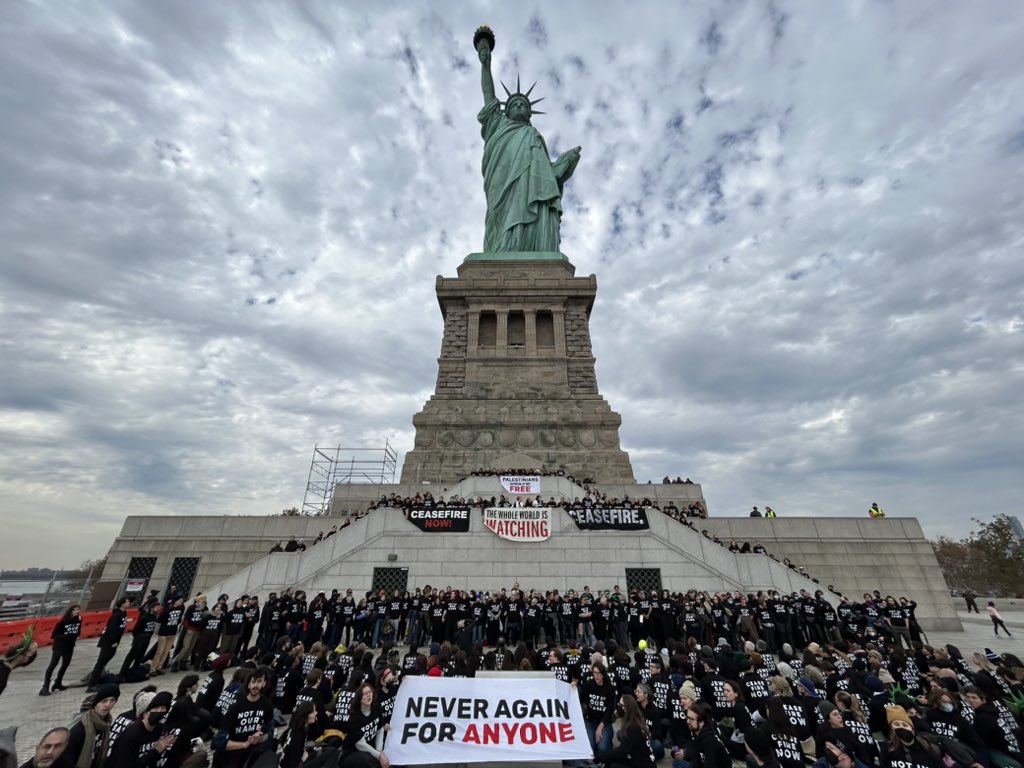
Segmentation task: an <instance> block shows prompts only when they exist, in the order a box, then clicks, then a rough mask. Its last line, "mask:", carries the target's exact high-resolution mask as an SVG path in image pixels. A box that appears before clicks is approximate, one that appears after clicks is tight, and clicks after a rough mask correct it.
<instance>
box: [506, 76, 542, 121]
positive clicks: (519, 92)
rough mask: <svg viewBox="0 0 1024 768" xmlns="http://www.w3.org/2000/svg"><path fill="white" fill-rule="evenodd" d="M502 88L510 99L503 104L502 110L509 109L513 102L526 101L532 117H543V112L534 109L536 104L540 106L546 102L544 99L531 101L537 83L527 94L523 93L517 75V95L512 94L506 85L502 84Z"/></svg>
mask: <svg viewBox="0 0 1024 768" xmlns="http://www.w3.org/2000/svg"><path fill="white" fill-rule="evenodd" d="M499 82H500V81H499ZM501 87H502V88H504V89H505V95H506V96H508V98H507V99H506V100H505V101H503V102H501V106H502V109H508V105H509V104H510V103H511V102H513V101H515V100H516V99H521V100H523V101H525V102H526V103H527V104H528V105H529V107H530V114H531V115H543V114H544V113H543V112H540V111H539V110H536V109H534V108H533V105H534V104H539V103H540V102H542V101H544V97H543V96H542V97H541V98H539V99H533V100H532V101H531V100H530V94H531V93H533V89H534V88H536V87H537V84H536V83H534V84H533V85H531V86H530V90H528V91H527V92H526V93H523V92H522V88H521V86H520V85H519V75H516V91H515V93H512V92H511V91H510V90H509V89H508V86H507V85H505V83H501Z"/></svg>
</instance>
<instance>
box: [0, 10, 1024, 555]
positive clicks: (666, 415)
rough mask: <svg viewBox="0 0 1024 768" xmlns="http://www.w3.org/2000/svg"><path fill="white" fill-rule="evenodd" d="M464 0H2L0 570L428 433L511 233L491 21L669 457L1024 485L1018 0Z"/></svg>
mask: <svg viewBox="0 0 1024 768" xmlns="http://www.w3.org/2000/svg"><path fill="white" fill-rule="evenodd" d="M447 11H448V12H447V13H446V15H445V16H443V17H442V16H439V15H437V14H435V13H433V12H431V11H430V9H428V8H424V7H422V6H420V5H417V4H396V5H393V6H389V7H387V8H383V9H382V8H378V7H376V6H375V7H374V9H373V12H372V13H371V12H369V10H368V9H367V10H364V7H363V6H361V5H358V4H352V3H346V4H338V3H319V2H305V3H299V4H294V5H289V6H280V5H275V4H270V3H246V4H235V5H231V4H227V5H225V4H214V5H207V6H195V5H189V6H185V5H180V4H141V5H140V4H132V3H127V2H112V3H107V4H106V5H104V6H103V7H102V8H97V7H95V6H93V5H87V4H82V3H79V4H70V5H66V6H63V7H62V10H61V13H59V14H53V13H45V12H42V11H41V10H40V9H39V8H36V7H34V6H31V5H24V4H6V5H4V6H3V7H2V8H0V73H2V74H0V107H2V108H3V112H4V115H5V120H4V122H3V124H0V206H2V208H3V210H4V212H5V215H4V216H3V217H2V218H0V238H2V242H3V243H4V246H5V253H4V258H3V260H0V328H2V329H3V330H2V332H0V359H2V360H3V363H4V364H3V365H2V366H0V509H3V511H4V512H5V513H7V515H8V517H11V518H15V517H17V519H18V520H20V521H21V522H20V523H19V525H18V526H17V530H16V531H14V532H12V534H11V536H10V537H5V539H4V541H3V542H2V543H0V555H2V558H3V562H4V563H5V564H8V563H9V564H10V565H11V566H17V565H30V564H43V563H41V562H39V557H40V555H39V554H38V552H39V550H38V547H37V546H36V547H35V548H33V545H34V544H37V543H38V541H39V540H40V539H41V538H44V537H45V539H46V540H47V542H48V552H52V557H53V558H55V560H54V562H52V563H50V564H53V565H56V564H73V563H76V562H77V561H79V560H81V559H83V558H85V557H92V556H98V555H100V554H102V553H103V552H104V551H105V549H106V547H107V546H108V544H109V542H110V540H111V539H112V537H113V535H114V534H115V533H116V531H117V529H118V527H119V525H120V521H121V520H122V518H123V516H124V515H125V514H128V513H144V514H157V513H164V514H168V513H186V512H187V513H209V514H223V513H230V514H242V513H255V514H264V513H271V512H274V511H276V510H279V509H281V508H282V507H285V506H291V505H293V504H296V503H299V502H300V501H301V495H302V491H303V488H304V481H305V473H306V471H307V470H308V464H309V455H310V450H311V448H312V446H313V444H314V443H315V442H317V441H320V442H326V443H331V444H339V443H340V444H345V445H353V446H356V445H367V446H378V445H381V444H382V443H383V441H384V440H385V439H390V440H391V441H392V442H393V443H394V444H395V445H397V446H398V447H399V449H400V450H403V451H404V450H407V449H409V448H410V447H411V441H412V429H411V422H410V419H411V416H412V414H413V413H415V412H416V411H417V410H419V408H420V407H421V405H422V403H423V401H424V400H425V399H426V398H427V397H428V396H429V394H430V392H431V391H432V387H433V383H434V377H435V375H436V357H437V353H438V349H439V347H440V334H441V318H440V316H439V313H438V311H437V305H436V300H435V299H434V296H433V279H434V276H435V275H437V274H445V275H451V274H454V272H455V267H456V266H457V264H458V263H459V261H460V260H461V259H462V258H463V257H464V256H465V254H467V253H470V252H472V251H475V250H478V249H479V247H480V242H481V240H482V230H483V227H482V218H483V195H482V191H481V182H480V177H479V162H480V149H481V147H480V139H479V128H478V125H477V123H476V121H475V114H476V112H477V110H478V109H479V108H480V106H481V100H480V94H479V81H478V74H477V62H476V58H475V55H474V53H473V51H472V48H471V38H472V32H473V29H475V28H476V26H478V25H479V24H481V23H488V24H490V25H491V26H492V27H493V28H494V29H495V31H496V35H497V39H498V46H497V49H496V51H495V57H494V61H495V71H496V74H497V75H498V76H499V77H501V78H502V79H504V80H505V82H506V83H512V82H514V81H515V77H516V74H517V73H521V74H522V77H523V80H524V82H525V83H527V84H528V83H532V82H533V80H534V79H539V80H540V83H539V84H538V86H537V91H536V93H537V94H540V95H542V96H547V97H548V99H547V101H545V102H544V105H543V107H544V108H545V111H546V112H547V113H548V114H547V115H545V116H542V117H539V118H537V121H536V122H537V125H538V127H539V128H540V129H541V130H542V131H543V132H544V134H545V136H546V137H547V140H548V143H549V148H550V149H551V150H552V153H556V152H558V151H561V150H563V149H565V148H568V147H572V146H575V145H577V144H580V145H582V147H583V161H582V162H581V164H580V166H579V169H578V170H577V172H576V175H575V176H574V178H573V180H572V182H571V183H570V185H569V187H568V193H567V196H566V200H565V208H566V216H565V220H564V223H563V250H564V251H565V253H566V254H568V255H569V257H570V258H571V259H572V260H573V262H574V263H575V264H576V265H577V268H578V273H579V274H588V273H590V272H595V273H597V274H598V277H599V280H600V285H601V289H600V292H599V296H598V302H597V305H596V306H595V309H594V314H593V318H592V331H593V336H594V346H595V352H596V354H597V356H598V374H599V377H600V383H601V386H602V390H603V391H604V393H605V395H606V397H607V398H608V400H609V401H610V402H611V404H612V406H613V407H614V408H615V409H616V410H618V411H620V412H621V413H622V414H623V429H622V435H623V440H624V442H625V444H626V446H627V447H628V448H629V450H630V451H631V452H632V456H633V462H634V467H635V469H636V471H637V473H638V476H639V478H640V479H641V480H644V479H647V478H654V479H658V478H660V477H661V476H662V475H664V474H672V475H676V474H682V475H684V476H686V475H688V476H690V477H692V478H693V479H695V480H699V481H701V482H703V483H704V489H705V493H706V495H707V497H708V499H709V502H710V504H711V509H712V512H713V513H715V512H718V513H730V512H735V513H742V512H743V510H745V509H748V508H749V506H750V505H751V504H753V503H758V504H763V503H765V502H767V503H769V504H771V505H772V506H773V507H776V508H777V509H779V510H780V511H782V512H783V514H858V515H859V514H863V512H864V509H865V508H866V506H867V505H868V504H869V503H870V502H871V501H873V500H878V501H879V502H880V503H882V504H883V506H885V507H886V508H888V509H889V510H890V511H891V512H892V513H895V514H914V515H919V516H920V517H921V518H922V520H923V522H924V524H925V527H926V530H927V531H928V532H930V533H933V534H938V533H952V534H958V533H964V532H966V530H967V528H968V517H969V515H964V510H969V511H970V512H971V513H972V514H985V513H986V512H1010V513H1013V512H1015V511H1016V509H1015V502H1017V496H1019V493H1017V491H1018V490H1019V478H1018V475H1019V468H1018V467H1017V466H1016V464H1017V463H1018V462H1017V458H1016V457H1018V456H1020V455H1021V453H1022V449H1024V445H1022V438H1021V435H1024V418H1022V408H1021V405H1020V397H1019V392H1020V391H1021V388H1022V383H1024V382H1022V378H1024V363H1022V333H1024V319H1022V318H1024V266H1022V264H1024V260H1022V259H1021V248H1022V245H1021V244H1022V243H1024V224H1022V223H1021V222H1022V221H1024V216H1022V208H1024V205H1022V203H1024V201H1022V193H1021V192H1020V191H1019V190H1020V189H1024V185H1022V184H1021V178H1022V169H1024V153H1022V152H1021V151H1020V149H1021V147H1022V146H1024V144H1022V140H1021V136H1022V132H1021V125H1022V123H1021V119H1022V118H1021V114H1020V111H1019V106H1018V103H1017V102H1018V99H1017V94H1019V93H1020V92H1021V91H1022V89H1024V88H1022V87H1024V82H1022V81H1024V75H1022V74H1021V73H1022V72H1024V66H1022V65H1024V60H1022V56H1024V54H1022V53H1021V52H1020V48H1019V45H1018V44H1017V43H1016V40H1015V39H1014V37H1013V32H1014V30H1016V29H1019V27H1020V22H1021V20H1022V19H1021V13H1022V12H1021V10H1020V9H1018V8H1016V7H1015V6H1013V5H1002V6H980V7H972V8H971V9H970V10H969V11H968V10H966V9H960V8H958V7H955V6H950V7H946V8H933V9H930V10H929V13H928V14H924V15H922V14H920V13H918V12H917V11H916V10H915V9H913V8H909V7H904V6H901V5H898V4H897V5H888V6H886V5H862V4H857V3H850V4H848V5H846V6H831V5H830V6H827V7H826V6H822V7H820V8H818V7H816V6H807V5H796V4H791V3H773V4H771V5H770V6H768V7H767V8H765V7H763V6H760V5H758V4H732V5H729V6H723V7H722V8H720V9H716V13H715V16H714V17H713V18H712V17H711V16H710V15H709V14H707V13H706V12H705V11H704V10H703V9H702V8H696V7H694V8H692V9H691V8H687V7H679V8H671V9H669V8H666V7H654V6H643V5H641V6H630V7H629V8H628V9H627V8H624V7H622V6H620V5H619V4H612V3H599V4H593V3H586V4H583V3H567V4H561V5H558V6H552V7H544V8H543V9H540V8H538V9H537V10H535V11H534V12H533V13H532V14H530V15H528V16H524V15H523V14H521V13H518V12H516V10H515V9H512V8H511V7H509V8H503V7H495V8H492V9H490V11H489V14H490V16H489V18H479V17H478V13H476V12H470V11H468V10H467V9H458V8H452V9H447ZM582 13H585V14H586V17H587V18H588V19H591V20H592V22H591V23H587V24H581V23H580V15H581V14H582ZM1011 498H1012V499H1013V502H1011Z"/></svg>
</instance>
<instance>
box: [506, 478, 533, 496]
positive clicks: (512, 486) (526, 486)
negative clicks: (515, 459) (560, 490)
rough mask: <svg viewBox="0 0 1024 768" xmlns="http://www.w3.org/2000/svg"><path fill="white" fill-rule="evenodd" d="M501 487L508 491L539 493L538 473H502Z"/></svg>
mask: <svg viewBox="0 0 1024 768" xmlns="http://www.w3.org/2000/svg"><path fill="white" fill-rule="evenodd" d="M501 487H502V488H504V489H505V490H506V491H508V492H509V493H534V494H536V493H540V475H502V476H501Z"/></svg>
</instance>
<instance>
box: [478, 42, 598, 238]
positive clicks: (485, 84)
mask: <svg viewBox="0 0 1024 768" xmlns="http://www.w3.org/2000/svg"><path fill="white" fill-rule="evenodd" d="M473 45H474V47H475V48H476V51H477V55H478V57H479V58H480V87H481V90H482V91H483V97H484V107H483V109H481V110H480V113H479V114H478V115H477V119H478V120H479V121H480V124H481V134H482V136H483V139H484V157H483V165H482V171H483V176H484V193H485V195H486V196H487V218H486V220H485V227H484V252H486V253H494V252H513V253H514V252H528V251H529V252H540V253H557V252H558V249H559V245H560V242H561V237H560V233H559V225H560V223H561V218H562V187H563V185H564V184H565V182H566V181H568V180H569V177H571V176H572V174H573V171H575V170H576V165H577V163H579V160H580V148H579V147H575V148H573V149H570V150H569V151H568V152H564V153H563V154H562V155H561V156H560V157H559V158H558V159H557V160H555V161H554V162H553V163H552V162H551V157H550V156H549V155H548V148H547V144H546V143H545V142H544V137H543V136H541V135H540V133H539V132H538V131H537V129H536V128H534V127H533V126H532V125H531V124H530V118H531V116H532V115H540V114H543V113H542V112H537V111H536V110H534V109H533V105H534V104H536V103H538V102H540V101H542V99H533V100H531V99H530V94H531V93H532V92H533V87H531V88H530V89H529V90H528V91H526V93H523V92H522V89H521V87H520V84H519V79H518V78H516V90H515V93H513V92H511V91H509V89H508V88H507V87H506V86H505V84H504V83H502V86H501V87H502V88H503V89H504V91H505V95H506V96H507V100H506V101H505V102H504V103H502V102H500V101H498V98H497V96H496V95H495V91H494V78H493V76H492V75H491V52H492V51H493V50H494V33H493V32H491V30H490V28H488V27H480V28H479V29H478V30H477V31H476V34H475V35H474V37H473Z"/></svg>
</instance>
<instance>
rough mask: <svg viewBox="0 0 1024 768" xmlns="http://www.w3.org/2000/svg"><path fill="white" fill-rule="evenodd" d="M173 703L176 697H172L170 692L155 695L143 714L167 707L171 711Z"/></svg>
mask: <svg viewBox="0 0 1024 768" xmlns="http://www.w3.org/2000/svg"><path fill="white" fill-rule="evenodd" d="M173 703H174V697H173V696H171V692H170V691H160V693H157V694H154V695H153V698H152V699H150V701H149V704H147V705H146V708H145V709H144V710H143V714H145V713H146V712H149V710H151V709H156V708H157V707H167V709H170V708H171V704H173Z"/></svg>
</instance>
